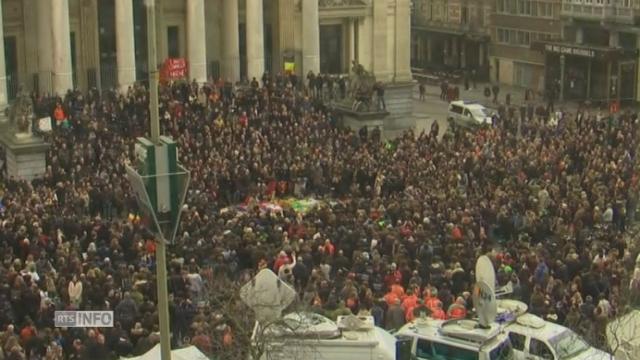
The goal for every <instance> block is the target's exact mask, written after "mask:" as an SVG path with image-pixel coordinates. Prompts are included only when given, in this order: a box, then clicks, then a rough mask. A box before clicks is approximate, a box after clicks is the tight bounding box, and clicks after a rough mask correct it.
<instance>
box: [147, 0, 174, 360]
mask: <svg viewBox="0 0 640 360" xmlns="http://www.w3.org/2000/svg"><path fill="white" fill-rule="evenodd" d="M146 6H147V48H148V57H149V59H148V61H149V66H148V68H149V122H150V124H151V141H152V142H153V143H154V144H155V145H158V144H159V143H160V117H159V114H158V76H159V73H158V58H157V55H156V6H155V0H146ZM159 237H160V238H159V239H157V240H158V241H157V246H156V278H157V287H158V289H157V290H158V317H159V322H160V356H161V359H162V360H171V336H170V329H169V291H168V289H167V244H166V239H165V238H164V236H163V235H162V232H160V233H159Z"/></svg>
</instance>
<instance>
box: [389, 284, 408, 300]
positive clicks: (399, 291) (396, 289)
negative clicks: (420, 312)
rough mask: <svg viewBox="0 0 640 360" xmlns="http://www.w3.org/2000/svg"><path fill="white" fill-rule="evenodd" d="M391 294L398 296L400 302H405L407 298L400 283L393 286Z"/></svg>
mask: <svg viewBox="0 0 640 360" xmlns="http://www.w3.org/2000/svg"><path fill="white" fill-rule="evenodd" d="M391 292H392V293H394V294H396V296H398V298H399V299H400V300H404V298H405V293H404V288H403V287H402V285H400V284H399V283H395V284H393V285H391Z"/></svg>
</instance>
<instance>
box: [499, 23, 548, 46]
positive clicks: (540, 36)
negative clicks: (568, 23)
mask: <svg viewBox="0 0 640 360" xmlns="http://www.w3.org/2000/svg"><path fill="white" fill-rule="evenodd" d="M497 31H498V34H497V35H498V41H497V42H498V43H500V44H506V45H517V46H527V47H528V46H529V45H531V43H532V42H535V41H549V40H552V39H553V38H554V37H557V35H556V34H550V33H542V32H536V31H526V30H516V29H505V28H497Z"/></svg>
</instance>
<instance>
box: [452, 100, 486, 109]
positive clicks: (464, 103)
mask: <svg viewBox="0 0 640 360" xmlns="http://www.w3.org/2000/svg"><path fill="white" fill-rule="evenodd" d="M449 104H451V105H457V106H463V107H467V108H478V109H481V108H485V106H483V105H482V104H480V103H478V102H477V101H471V100H455V101H452V102H450V103H449Z"/></svg>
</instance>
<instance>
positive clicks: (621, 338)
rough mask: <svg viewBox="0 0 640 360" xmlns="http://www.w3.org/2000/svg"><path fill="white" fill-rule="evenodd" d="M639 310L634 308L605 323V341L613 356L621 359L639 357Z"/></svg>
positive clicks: (631, 359) (632, 359)
mask: <svg viewBox="0 0 640 360" xmlns="http://www.w3.org/2000/svg"><path fill="white" fill-rule="evenodd" d="M638 331H640V310H634V311H632V312H630V313H628V314H626V315H624V316H621V317H619V318H617V319H615V320H613V321H611V322H610V323H609V324H608V325H607V341H608V342H609V346H610V347H611V350H612V351H615V354H614V355H615V357H616V360H617V359H622V360H635V359H640V336H638Z"/></svg>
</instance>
